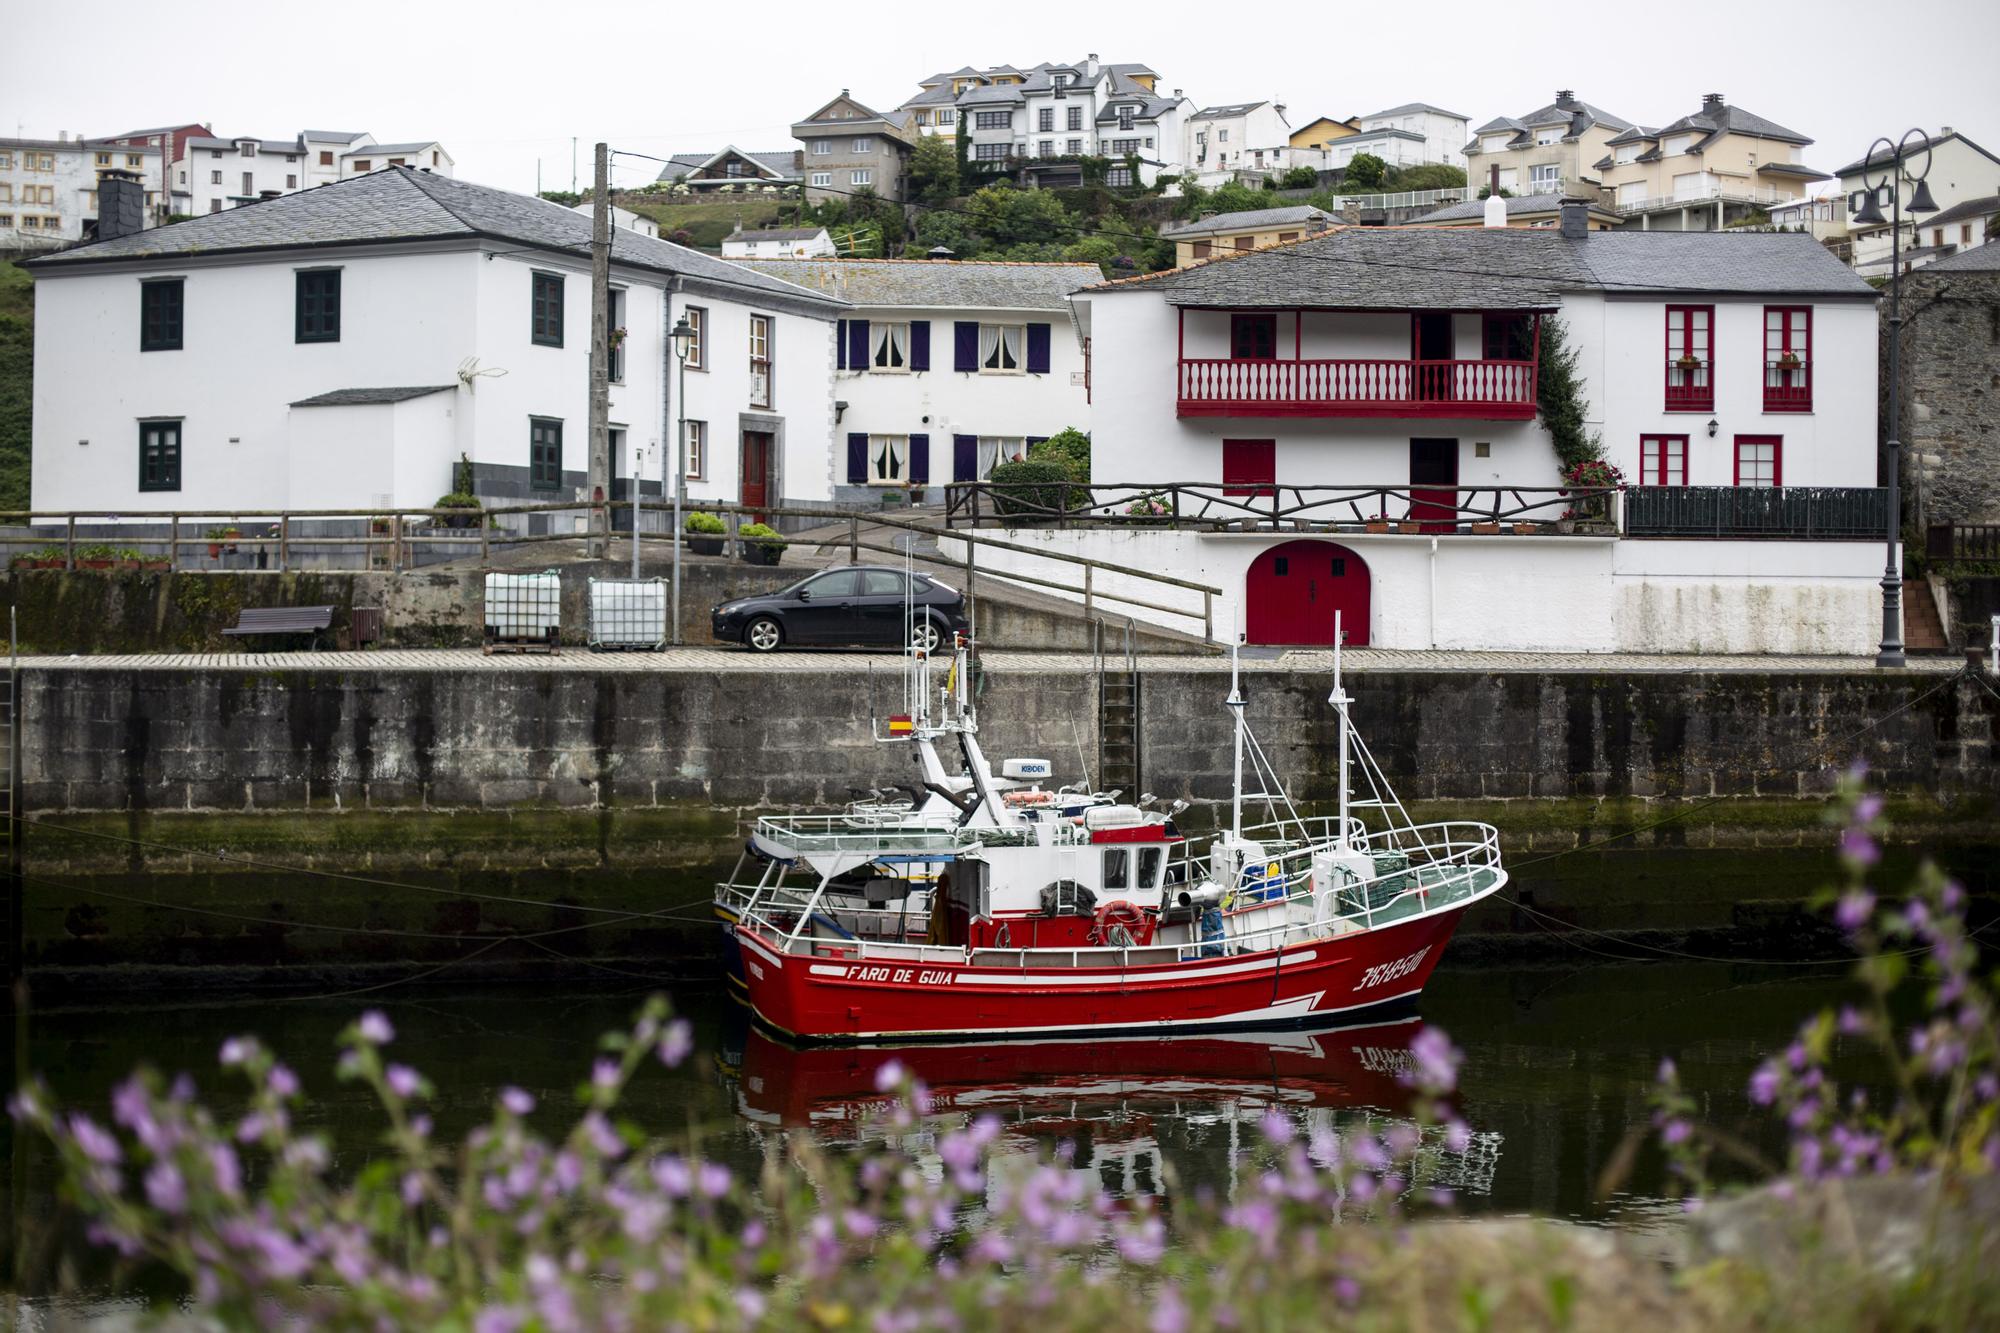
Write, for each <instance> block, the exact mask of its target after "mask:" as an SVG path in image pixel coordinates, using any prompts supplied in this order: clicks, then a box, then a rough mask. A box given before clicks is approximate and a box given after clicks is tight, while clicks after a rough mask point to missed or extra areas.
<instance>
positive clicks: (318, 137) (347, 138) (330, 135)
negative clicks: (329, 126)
mask: <svg viewBox="0 0 2000 1333" xmlns="http://www.w3.org/2000/svg"><path fill="white" fill-rule="evenodd" d="M367 133H368V131H366V130H300V131H299V138H301V139H311V140H313V141H314V142H315V143H335V142H337V143H353V142H354V141H355V140H356V139H359V138H362V137H363V136H365V135H366V134H367Z"/></svg>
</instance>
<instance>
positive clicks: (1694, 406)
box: [1666, 361, 1715, 412]
mask: <svg viewBox="0 0 2000 1333" xmlns="http://www.w3.org/2000/svg"><path fill="white" fill-rule="evenodd" d="M1710 373H1711V368H1710V366H1709V364H1708V362H1706V361H1698V362H1696V363H1695V364H1693V365H1688V364H1685V363H1684V362H1681V361H1669V362H1667V402H1666V410H1667V411H1669V412H1713V411H1714V410H1715V382H1714V381H1713V380H1712V379H1711V378H1710Z"/></svg>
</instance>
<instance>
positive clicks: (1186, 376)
mask: <svg viewBox="0 0 2000 1333" xmlns="http://www.w3.org/2000/svg"><path fill="white" fill-rule="evenodd" d="M1535 379H1536V363H1535V362H1534V361H1533V360H1527V361H1497V360H1496V361H1416V360H1411V361H1395V360H1386V361H1385V360H1369V361H1354V360H1343V361H1300V360H1252V359H1248V358H1245V359H1235V358H1227V357H1225V358H1212V359H1193V358H1188V357H1183V358H1181V362H1180V388H1179V412H1180V415H1181V416H1184V417H1459V418H1469V419H1474V420H1481V421H1529V420H1532V419H1533V418H1534V415H1535Z"/></svg>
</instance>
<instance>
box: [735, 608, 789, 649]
mask: <svg viewBox="0 0 2000 1333" xmlns="http://www.w3.org/2000/svg"><path fill="white" fill-rule="evenodd" d="M784 641H785V629H784V626H782V625H780V624H779V623H778V622H777V621H775V620H773V619H772V618H771V617H769V616H758V617H757V618H756V619H755V620H753V621H751V622H750V623H749V625H747V626H746V627H745V628H744V630H743V642H744V643H745V644H746V645H747V646H748V647H749V648H750V650H751V651H752V652H758V653H768V652H772V651H774V650H776V648H777V647H778V645H779V644H781V643H783V642H784Z"/></svg>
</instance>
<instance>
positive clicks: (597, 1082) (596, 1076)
mask: <svg viewBox="0 0 2000 1333" xmlns="http://www.w3.org/2000/svg"><path fill="white" fill-rule="evenodd" d="M618 1075H619V1068H618V1062H617V1061H616V1060H599V1061H598V1062H597V1063H596V1064H595V1065H593V1066H592V1067H591V1070H590V1082H591V1084H592V1086H594V1087H596V1088H597V1089H598V1090H599V1091H600V1092H608V1091H610V1090H611V1089H612V1088H615V1087H617V1086H618Z"/></svg>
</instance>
